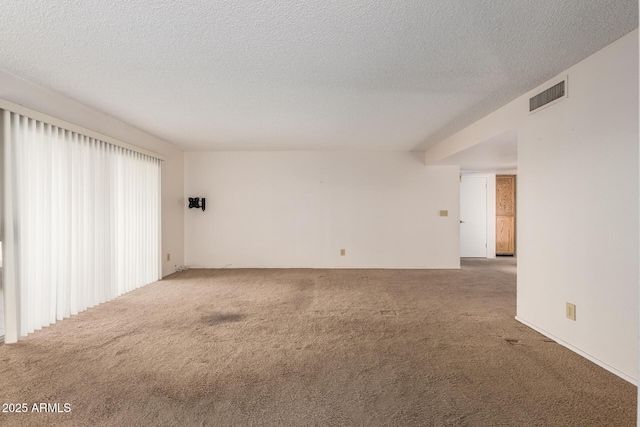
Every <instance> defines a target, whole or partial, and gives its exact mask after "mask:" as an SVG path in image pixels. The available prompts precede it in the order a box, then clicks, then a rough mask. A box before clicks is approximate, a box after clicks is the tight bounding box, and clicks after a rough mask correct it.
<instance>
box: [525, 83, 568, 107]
mask: <svg viewBox="0 0 640 427" xmlns="http://www.w3.org/2000/svg"><path fill="white" fill-rule="evenodd" d="M566 96H567V79H564V80H562V81H561V82H559V83H557V84H555V85H553V86H551V87H550V88H549V89H547V90H545V91H543V92H540V93H539V94H537V95H536V96H534V97H533V98H529V113H533V112H534V111H536V110H538V109H540V108H542V107H545V106H548V105H549V104H551V103H552V102H554V101H559V100H561V99H564V98H566Z"/></svg>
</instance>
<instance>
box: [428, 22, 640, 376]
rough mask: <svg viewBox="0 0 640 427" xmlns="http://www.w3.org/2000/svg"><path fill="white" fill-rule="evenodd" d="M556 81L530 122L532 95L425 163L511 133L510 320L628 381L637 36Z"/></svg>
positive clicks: (632, 351)
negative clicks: (557, 93)
mask: <svg viewBox="0 0 640 427" xmlns="http://www.w3.org/2000/svg"><path fill="white" fill-rule="evenodd" d="M561 75H565V76H566V75H568V76H569V80H568V93H569V96H568V98H566V99H564V100H562V101H560V102H558V103H556V104H555V105H553V106H550V107H548V108H545V109H543V110H541V111H539V112H536V113H534V114H531V115H529V113H528V99H529V98H530V97H531V96H533V95H535V94H537V93H538V92H539V91H541V90H544V89H546V88H547V87H548V86H549V84H544V85H541V86H540V87H539V88H536V89H533V90H532V91H531V92H529V93H527V94H524V95H523V96H521V97H519V98H517V99H515V100H513V101H512V102H510V103H509V104H507V105H505V106H504V107H503V108H501V109H499V110H497V111H495V112H493V113H492V114H490V115H488V116H487V117H485V118H483V119H481V120H479V121H478V122H476V123H474V124H473V125H471V126H469V127H467V128H466V129H464V130H462V131H460V132H458V133H457V134H455V135H453V136H451V137H449V138H447V139H446V140H444V141H442V142H441V143H440V144H438V145H437V146H435V147H434V148H433V149H432V150H429V152H427V153H426V155H425V160H426V162H427V164H429V163H430V162H432V161H437V160H438V159H441V158H444V157H447V156H449V155H452V154H455V153H457V152H459V151H460V150H463V149H466V148H469V147H471V146H473V145H474V144H479V143H481V142H482V141H486V140H487V139H488V138H490V137H492V136H495V135H500V134H502V133H504V132H505V131H507V130H510V129H515V130H517V131H518V181H517V183H518V184H517V185H518V188H517V195H516V198H517V252H518V285H517V286H518V292H517V319H518V320H520V321H521V322H523V323H525V324H527V325H529V326H531V327H532V328H534V329H536V330H538V331H540V332H541V333H543V334H545V335H547V336H549V337H551V338H553V339H555V340H556V341H558V342H559V343H560V344H563V345H565V346H567V347H569V348H571V349H572V350H574V351H576V352H578V353H579V354H582V355H583V356H585V357H587V358H589V359H590V360H592V361H593V362H595V363H598V364H599V365H601V366H603V367H604V368H606V369H609V370H610V371H611V372H614V373H616V374H617V375H619V376H621V377H623V378H625V379H627V380H629V381H631V382H633V383H637V379H638V320H639V319H638V277H639V266H638V264H639V253H638V252H639V250H638V245H639V242H640V238H639V235H638V229H639V227H638V225H639V224H638V217H639V216H638V215H639V212H638V210H639V209H638V205H639V176H638V175H639V152H638V151H639V150H638V140H639V131H638V121H639V118H638V114H639V111H638V30H635V31H633V32H631V33H629V34H627V35H626V36H624V37H622V38H621V39H619V40H617V41H616V42H614V43H612V44H611V45H609V46H607V47H605V48H604V49H602V50H600V51H599V52H596V53H595V54H594V55H592V56H590V57H589V58H587V59H585V60H584V61H582V62H580V63H578V64H576V65H575V66H573V67H571V68H570V69H568V70H566V71H565V72H563V73H561ZM553 80H555V79H552V81H553ZM566 302H571V303H574V304H576V305H577V310H576V313H577V320H576V321H572V320H569V319H567V318H566V317H565V303H566Z"/></svg>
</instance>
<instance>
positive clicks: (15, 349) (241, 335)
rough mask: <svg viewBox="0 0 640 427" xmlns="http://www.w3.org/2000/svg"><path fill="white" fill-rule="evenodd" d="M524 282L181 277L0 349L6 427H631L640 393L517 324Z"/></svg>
mask: <svg viewBox="0 0 640 427" xmlns="http://www.w3.org/2000/svg"><path fill="white" fill-rule="evenodd" d="M515 272H516V266H515V261H514V260H513V259H498V260H470V261H465V262H464V264H463V268H462V269H461V270H189V271H186V272H180V273H176V274H174V275H172V276H170V277H168V278H166V279H165V280H163V281H161V282H158V283H155V284H151V285H149V286H146V287H144V288H142V289H139V290H137V291H134V292H131V293H129V294H127V295H125V296H123V297H120V298H118V299H116V300H114V301H111V302H109V303H106V304H102V305H101V306H99V307H96V308H93V309H90V310H88V311H86V312H84V313H81V314H80V315H78V316H75V317H73V318H71V319H67V320H64V321H62V322H59V323H57V324H56V325H53V326H50V327H48V328H45V329H43V330H41V331H38V332H36V333H34V334H31V335H30V336H28V337H27V338H25V339H23V340H22V341H20V342H19V343H18V344H13V345H1V346H0V401H1V402H2V403H26V404H27V405H28V409H29V411H28V412H27V413H0V425H2V426H13V425H17V426H33V425H74V426H76V425H77V426H91V425H97V426H138V425H139V426H146V425H149V426H457V425H461V426H465V425H468V426H488V425H498V426H565V425H567V426H634V425H635V422H636V421H635V420H636V410H635V405H636V387H634V386H633V385H631V384H629V383H627V382H625V381H623V380H622V379H620V378H618V377H616V376H614V375H612V374H610V373H608V372H606V371H605V370H603V369H602V368H600V367H598V366H596V365H594V364H593V363H591V362H589V361H587V360H586V359H584V358H582V357H580V356H578V355H576V354H574V353H572V352H571V351H569V350H567V349H565V348H564V347H562V346H560V345H558V344H556V343H554V342H552V341H550V340H549V339H547V338H545V337H544V336H542V335H540V334H538V333H536V332H535V331H533V330H531V329H529V328H527V327H525V326H523V325H521V324H519V323H518V322H516V321H515V320H514V315H515ZM34 403H52V404H53V403H58V404H59V405H60V410H61V411H64V404H65V403H67V404H69V405H70V409H71V412H68V413H64V412H63V413H36V412H31V410H32V408H33V404H34Z"/></svg>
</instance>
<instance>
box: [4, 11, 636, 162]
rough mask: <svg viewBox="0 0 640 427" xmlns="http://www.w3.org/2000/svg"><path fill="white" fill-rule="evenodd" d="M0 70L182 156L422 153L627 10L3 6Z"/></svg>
mask: <svg viewBox="0 0 640 427" xmlns="http://www.w3.org/2000/svg"><path fill="white" fill-rule="evenodd" d="M0 12H1V13H0V40H1V41H2V42H1V43H0V70H3V71H5V72H7V73H10V74H13V75H15V76H18V77H21V78H23V79H25V80H27V81H29V82H32V83H35V84H37V85H40V86H43V87H45V88H48V89H51V90H54V91H57V92H59V93H62V94H64V95H66V96H68V97H70V98H72V99H75V100H77V101H79V102H81V103H83V104H85V105H87V106H89V107H92V108H94V109H97V110H99V111H102V112H105V113H107V114H109V115H111V116H113V117H116V118H118V119H121V120H123V121H125V122H127V123H130V124H132V125H134V126H136V127H138V128H140V129H142V130H145V131H147V132H149V133H151V134H154V135H156V136H158V137H160V138H162V139H165V140H167V141H169V142H172V143H174V144H176V145H178V146H180V147H182V148H184V149H187V150H200V149H216V150H423V149H426V148H427V147H428V146H430V145H432V144H433V143H435V142H438V141H439V140H440V139H442V138H443V137H446V136H448V135H450V134H452V133H454V132H455V131H457V130H459V129H461V128H463V127H464V126H466V125H469V124H470V123H472V122H473V121H475V120H477V119H479V118H481V117H482V116H484V115H486V114H487V113H489V112H491V111H493V110H495V109H497V108H498V107H500V106H502V105H504V104H505V103H507V102H508V101H510V100H512V99H514V98H516V97H517V96H519V95H521V94H522V93H525V92H526V91H528V90H530V89H532V88H534V87H535V86H537V85H539V84H541V83H543V82H544V81H545V80H547V79H549V78H551V77H553V76H555V75H556V74H558V73H560V72H561V71H563V70H564V69H566V68H568V67H569V66H571V65H573V64H575V63H576V62H578V61H580V60H582V59H583V58H585V57H587V56H589V55H590V54H592V53H593V52H595V51H597V50H599V49H600V48H602V47H604V46H606V45H607V44H609V43H611V42H613V41H614V40H616V39H618V38H619V37H621V36H623V35H624V34H626V33H628V32H629V31H632V30H633V29H635V28H637V26H638V3H637V0H505V1H497V0H484V1H480V0H478V1H451V0H431V1H424V0H406V1H401V0H396V1H375V2H372V1H369V0H351V1H347V0H334V1H331V0H329V1H313V2H312V1H299V0H262V1H257V0H235V1H211V0H189V1H175V0H153V1H152V0H138V1H136V0H111V1H108V0H83V1H76V0H58V1H51V0H5V1H3V2H2V4H1V6H0Z"/></svg>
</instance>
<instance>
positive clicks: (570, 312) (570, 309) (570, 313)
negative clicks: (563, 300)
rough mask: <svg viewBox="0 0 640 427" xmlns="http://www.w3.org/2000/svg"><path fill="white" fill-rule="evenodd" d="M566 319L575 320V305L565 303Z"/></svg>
mask: <svg viewBox="0 0 640 427" xmlns="http://www.w3.org/2000/svg"><path fill="white" fill-rule="evenodd" d="M567 319H571V320H576V305H575V304H571V303H570V302H568V303H567Z"/></svg>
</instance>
